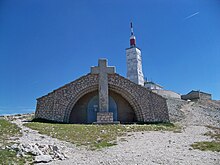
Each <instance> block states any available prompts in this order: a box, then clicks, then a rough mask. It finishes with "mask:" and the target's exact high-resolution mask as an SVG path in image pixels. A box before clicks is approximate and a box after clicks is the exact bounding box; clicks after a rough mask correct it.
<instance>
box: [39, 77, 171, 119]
mask: <svg viewBox="0 0 220 165" xmlns="http://www.w3.org/2000/svg"><path fill="white" fill-rule="evenodd" d="M108 84H109V90H110V91H113V92H115V93H117V94H119V95H121V96H122V97H123V98H124V99H125V100H126V101H127V102H128V103H129V104H130V105H131V107H132V108H133V111H134V112H135V115H136V117H137V120H138V121H140V122H168V121H169V115H168V109H167V105H166V100H165V99H164V98H163V97H161V96H159V95H157V94H155V93H152V92H151V91H149V90H147V89H146V88H144V87H142V86H140V85H137V84H135V83H133V82H131V81H130V80H128V79H126V78H124V77H122V76H120V75H118V74H109V75H108ZM96 90H98V75H96V74H88V75H86V76H83V77H81V78H79V79H77V80H75V81H73V82H71V83H69V84H66V85H64V86H63V87H61V88H59V89H57V90H54V91H53V92H51V93H49V94H47V95H46V96H43V97H41V98H38V99H37V108H36V113H35V115H36V118H42V119H47V120H53V121H58V122H69V117H70V114H71V111H72V109H73V107H74V105H75V104H76V102H77V101H78V100H79V99H80V98H82V97H83V96H84V95H86V94H88V93H90V92H93V91H96Z"/></svg>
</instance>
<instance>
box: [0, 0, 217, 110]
mask: <svg viewBox="0 0 220 165" xmlns="http://www.w3.org/2000/svg"><path fill="white" fill-rule="evenodd" d="M130 20H132V21H133V24H134V32H135V35H136V38H137V46H138V47H140V48H141V50H142V60H143V71H144V75H145V77H147V78H148V79H150V80H153V81H155V82H156V83H159V84H161V85H162V86H164V87H165V89H169V90H173V91H176V92H178V93H182V94H185V93H187V92H189V91H190V90H192V89H194V90H202V91H205V92H209V93H212V94H213V98H214V99H218V100H219V99H220V1H219V0H178V1H177V0H137V1H134V0H93V1H92V0H78V1H77V0H65V1H63V0H0V114H8V113H24V112H31V111H34V109H35V105H36V98H38V97H40V96H43V95H45V94H47V93H48V92H50V91H52V90H54V89H56V88H58V87H60V86H62V85H64V84H66V83H69V82H71V81H73V80H75V79H76V78H79V77H80V76H82V75H85V74H87V73H89V71H90V66H94V65H97V60H98V58H101V57H102V58H103V57H104V58H108V61H109V65H114V66H116V68H117V69H116V70H117V73H119V74H121V75H122V76H125V75H126V56H125V48H127V47H129V35H130V29H129V26H130V24H129V22H130Z"/></svg>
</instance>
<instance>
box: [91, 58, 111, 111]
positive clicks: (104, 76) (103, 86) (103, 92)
mask: <svg viewBox="0 0 220 165" xmlns="http://www.w3.org/2000/svg"><path fill="white" fill-rule="evenodd" d="M114 73H115V67H108V66H107V60H106V59H99V62H98V66H95V67H91V74H99V112H108V110H109V107H108V106H109V105H108V74H114Z"/></svg>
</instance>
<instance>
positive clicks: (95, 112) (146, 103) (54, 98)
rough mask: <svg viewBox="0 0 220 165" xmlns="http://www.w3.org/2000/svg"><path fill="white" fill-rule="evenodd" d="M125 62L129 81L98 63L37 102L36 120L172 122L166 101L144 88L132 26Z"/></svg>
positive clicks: (90, 122)
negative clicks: (88, 71)
mask: <svg viewBox="0 0 220 165" xmlns="http://www.w3.org/2000/svg"><path fill="white" fill-rule="evenodd" d="M126 59H127V78H125V77H123V76H121V75H119V74H117V73H116V71H115V67H110V66H108V64H107V59H99V60H98V66H95V67H91V70H90V73H88V74H87V75H85V76H82V77H80V78H78V79H77V80H74V81H72V82H70V83H68V84H66V85H64V86H62V87H60V88H58V89H56V90H54V91H52V92H51V93H48V94H47V95H45V96H42V97H40V98H38V99H37V107H36V112H35V118H37V119H45V120H50V121H55V122H63V123H78V124H82V123H88V124H92V123H96V124H114V123H152V122H169V115H168V109H167V104H166V99H165V98H163V97H162V96H160V95H157V94H155V93H153V92H151V91H150V90H148V89H147V88H146V87H144V76H143V72H142V59H141V50H140V49H139V48H138V47H136V38H135V36H134V32H133V27H132V23H131V36H130V47H129V48H127V49H126Z"/></svg>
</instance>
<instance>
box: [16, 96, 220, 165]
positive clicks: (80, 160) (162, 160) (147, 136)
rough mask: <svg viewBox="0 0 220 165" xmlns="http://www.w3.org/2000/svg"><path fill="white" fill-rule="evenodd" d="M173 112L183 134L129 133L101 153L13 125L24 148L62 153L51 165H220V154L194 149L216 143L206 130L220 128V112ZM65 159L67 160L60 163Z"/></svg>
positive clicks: (188, 108)
mask: <svg viewBox="0 0 220 165" xmlns="http://www.w3.org/2000/svg"><path fill="white" fill-rule="evenodd" d="M175 101H176V102H178V101H179V100H174V102H175ZM172 102H173V100H172ZM169 111H170V115H171V118H172V120H173V121H177V123H178V124H180V125H181V126H182V127H183V130H182V132H181V133H174V132H168V131H150V132H137V133H129V134H128V135H127V136H125V137H120V138H118V142H117V145H116V146H112V147H109V148H104V149H101V150H98V151H97V150H96V151H91V150H86V149H85V148H84V147H76V146H75V145H73V144H71V143H68V142H63V141H60V140H57V139H54V138H51V137H49V136H46V135H41V134H39V133H38V132H37V131H34V130H31V129H30V128H27V127H25V126H23V123H24V122H22V119H19V118H17V119H16V120H14V121H13V122H14V123H16V124H17V125H18V126H19V127H21V128H22V133H23V136H22V137H21V138H20V139H19V142H20V143H21V144H24V145H25V144H26V145H28V144H29V145H30V144H40V145H41V146H44V145H46V146H48V145H49V146H56V148H58V149H59V152H58V154H60V155H58V157H57V159H56V156H57V155H54V157H55V158H54V159H53V161H51V162H49V163H47V164H51V165H52V164H57V165H59V164H60V165H61V164H62V165H68V164H73V165H75V164H77V165H84V164H85V165H86V164H90V165H97V164H103V165H116V164H117V165H118V164H120V165H134V164H140V165H144V164H153V165H154V164H155V165H156V164H173V165H174V164H175V165H176V164H184V165H185V164H190V165H191V164H192V165H194V164H195V165H197V164H198V165H201V164H204V165H209V164H210V165H219V164H220V153H219V152H211V151H200V150H194V149H192V147H191V146H190V145H191V144H193V143H194V142H199V141H211V140H212V139H211V138H210V137H209V136H205V135H204V134H205V133H206V132H208V131H210V129H209V128H207V127H206V126H215V127H220V111H219V109H218V110H217V109H213V107H208V106H204V105H201V104H199V103H192V102H190V103H187V102H182V101H181V103H180V106H174V107H173V108H170V107H169ZM59 156H60V157H59ZM62 158H63V160H58V159H62ZM42 164H43V163H42Z"/></svg>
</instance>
